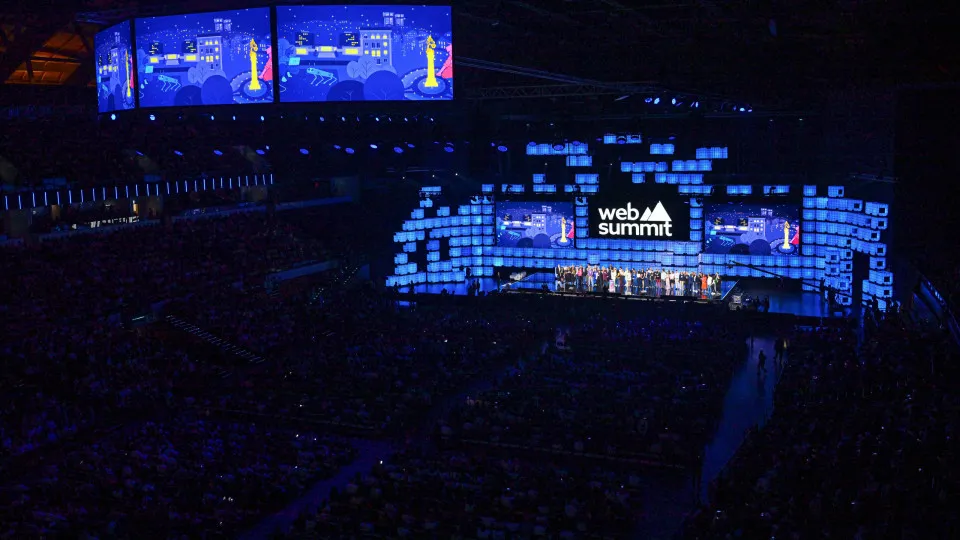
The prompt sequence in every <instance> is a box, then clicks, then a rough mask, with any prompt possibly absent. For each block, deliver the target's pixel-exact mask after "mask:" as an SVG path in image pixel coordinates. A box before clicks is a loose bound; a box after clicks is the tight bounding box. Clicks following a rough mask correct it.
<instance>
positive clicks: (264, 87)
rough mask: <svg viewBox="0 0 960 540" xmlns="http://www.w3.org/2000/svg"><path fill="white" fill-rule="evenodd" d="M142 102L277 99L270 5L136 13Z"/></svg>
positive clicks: (152, 104)
mask: <svg viewBox="0 0 960 540" xmlns="http://www.w3.org/2000/svg"><path fill="white" fill-rule="evenodd" d="M134 28H135V30H136V36H137V62H138V63H137V75H138V77H139V79H138V83H139V86H140V106H141V107H174V106H175V107H188V106H192V105H232V104H238V103H239V104H247V103H272V102H273V51H272V47H271V45H270V43H271V39H270V9H269V8H257V9H242V10H237V11H218V12H216V13H194V14H191V15H172V16H167V17H151V18H148V19H137V20H136V26H135V27H134Z"/></svg>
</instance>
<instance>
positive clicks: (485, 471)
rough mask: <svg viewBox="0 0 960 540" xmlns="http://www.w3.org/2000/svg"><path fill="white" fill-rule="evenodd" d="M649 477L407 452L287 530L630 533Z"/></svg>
mask: <svg viewBox="0 0 960 540" xmlns="http://www.w3.org/2000/svg"><path fill="white" fill-rule="evenodd" d="M638 481H639V479H638V478H637V477H636V476H633V477H631V475H630V474H628V473H623V472H614V471H611V470H608V469H603V468H599V467H571V466H570V465H568V464H562V463H553V462H549V461H538V462H530V461H525V460H519V459H507V458H496V457H490V456H483V455H473V454H463V453H459V452H443V453H431V454H429V455H424V454H422V453H419V452H410V453H402V454H399V455H397V456H396V457H395V458H394V459H393V460H392V461H391V462H389V463H384V464H382V465H379V466H375V467H374V470H373V472H372V473H371V474H370V475H367V476H365V477H358V478H356V479H355V480H354V481H353V482H352V483H350V484H349V485H347V486H346V488H345V489H344V490H343V491H342V492H340V491H338V492H336V493H334V495H333V496H332V497H331V499H330V500H329V501H328V502H326V504H325V505H324V506H323V507H322V508H321V509H320V510H319V511H318V512H316V513H311V514H309V515H304V516H301V517H300V519H299V520H298V522H297V523H296V524H295V526H294V529H293V530H292V531H290V533H289V534H288V535H287V536H286V537H287V538H303V539H307V538H317V539H319V538H479V539H492V538H513V537H515V538H625V537H628V536H629V535H630V531H631V530H632V529H633V526H634V521H635V519H636V517H637V514H638V512H639V511H640V501H639V497H637V496H635V493H636V487H635V485H636V483H637V482H638Z"/></svg>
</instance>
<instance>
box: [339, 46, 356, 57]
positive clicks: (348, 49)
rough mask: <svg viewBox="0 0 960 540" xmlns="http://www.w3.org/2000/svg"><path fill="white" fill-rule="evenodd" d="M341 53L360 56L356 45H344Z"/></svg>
mask: <svg viewBox="0 0 960 540" xmlns="http://www.w3.org/2000/svg"><path fill="white" fill-rule="evenodd" d="M343 54H344V55H347V56H360V49H359V48H358V47H344V48H343Z"/></svg>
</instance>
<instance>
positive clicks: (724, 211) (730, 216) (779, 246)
mask: <svg viewBox="0 0 960 540" xmlns="http://www.w3.org/2000/svg"><path fill="white" fill-rule="evenodd" d="M704 221H705V231H704V232H705V234H704V253H715V254H720V255H726V254H728V253H730V254H739V255H799V254H800V205H799V204H784V203H772V202H766V201H755V200H754V201H730V202H726V203H722V202H721V203H709V204H706V205H705V207H704Z"/></svg>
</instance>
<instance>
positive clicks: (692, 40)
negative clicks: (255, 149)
mask: <svg viewBox="0 0 960 540" xmlns="http://www.w3.org/2000/svg"><path fill="white" fill-rule="evenodd" d="M268 3H269V2H266V1H263V0H238V1H237V2H231V3H230V5H231V7H234V8H236V7H252V6H256V5H264V4H268ZM365 3H374V2H372V1H371V2H365ZM383 3H388V2H383ZM401 3H402V2H401ZM452 4H453V5H454V14H455V15H454V17H455V21H454V32H455V35H456V36H457V37H458V39H457V49H456V51H455V54H456V56H457V57H458V58H461V59H478V60H482V61H486V62H493V63H497V64H501V65H507V66H515V67H520V68H529V69H535V70H539V71H540V72H548V73H553V74H562V75H563V76H564V77H572V78H582V79H584V80H591V81H604V82H623V81H642V82H645V83H649V84H655V85H659V86H663V87H667V88H673V89H683V90H685V91H689V92H703V93H707V94H722V95H728V96H731V97H732V98H733V97H735V98H736V99H738V100H751V101H753V102H757V103H765V104H768V105H770V106H780V107H786V106H796V105H797V104H804V103H810V102H812V101H816V100H820V99H823V97H824V96H825V95H833V94H835V93H836V92H837V91H838V90H839V91H841V92H844V93H846V94H847V95H849V89H850V88H852V87H856V88H870V87H873V88H876V87H888V88H889V87H890V86H892V85H897V84H904V83H929V82H948V81H949V82H952V81H955V80H957V79H958V78H960V55H958V54H957V53H958V49H960V44H958V42H957V41H956V40H953V39H951V37H952V30H951V28H949V21H950V20H952V19H953V17H952V16H950V15H948V14H946V13H942V12H941V11H942V10H943V8H942V7H939V6H937V5H935V4H937V3H936V2H912V1H909V0H886V1H885V0H766V1H764V0H761V1H759V2H757V1H743V0H734V1H724V2H721V1H719V0H689V1H685V0H464V1H454V2H452ZM946 4H949V3H941V5H946ZM223 7H224V3H223V2H222V1H216V0H193V1H191V2H162V1H159V0H7V1H5V2H3V3H2V5H0V80H2V81H4V83H6V85H34V86H38V85H45V86H74V87H76V86H79V87H82V86H89V85H92V83H93V77H94V67H93V55H92V53H91V51H92V43H93V35H94V34H95V33H96V31H97V30H99V29H101V28H103V27H105V26H107V25H109V24H111V23H114V22H118V21H120V20H123V19H126V18H130V17H135V16H153V15H161V14H166V13H179V12H187V11H215V10H217V9H223ZM506 71H510V72H509V73H506V72H504V71H503V70H501V71H490V70H489V69H478V68H476V67H462V68H461V69H459V70H458V77H460V78H462V80H463V82H458V85H459V87H460V88H465V89H478V88H485V89H490V88H491V87H511V88H512V87H516V86H524V85H534V86H535V85H543V84H555V82H554V83H550V82H548V81H545V80H543V77H542V76H540V75H537V76H529V75H524V74H523V70H519V71H518V70H506ZM538 79H540V80H538ZM7 90H8V91H9V90H12V88H10V87H7ZM466 92H467V93H469V90H467V91H466Z"/></svg>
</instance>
